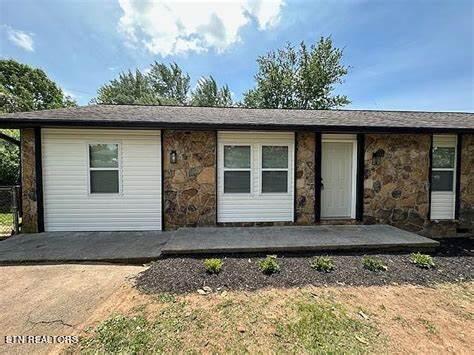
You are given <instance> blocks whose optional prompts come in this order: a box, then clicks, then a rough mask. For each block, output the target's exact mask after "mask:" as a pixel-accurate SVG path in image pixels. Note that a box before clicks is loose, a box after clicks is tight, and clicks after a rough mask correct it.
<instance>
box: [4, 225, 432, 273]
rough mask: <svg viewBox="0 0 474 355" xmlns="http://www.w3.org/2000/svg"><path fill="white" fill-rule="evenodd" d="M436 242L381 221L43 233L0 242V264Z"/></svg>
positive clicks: (412, 245) (146, 259) (129, 260)
mask: <svg viewBox="0 0 474 355" xmlns="http://www.w3.org/2000/svg"><path fill="white" fill-rule="evenodd" d="M438 245H439V243H438V242H436V241H434V240H431V239H428V238H424V237H421V236H419V235H417V234H414V233H410V232H406V231H403V230H401V229H398V228H395V227H391V226H387V225H370V226H363V225H348V226H343V225H331V226H329V225H326V226H310V227H300V226H295V227H245V228H224V227H208V228H182V229H179V230H177V231H169V232H159V231H151V232H48V233H38V234H25V235H18V236H14V237H11V238H9V239H7V240H4V241H1V242H0V264H18V263H22V262H27V263H36V262H77V261H80V262H123V263H145V262H149V261H152V260H156V259H158V258H159V257H160V256H161V255H162V254H168V255H169V254H195V253H247V252H282V251H290V252H291V251H317V250H367V249H377V250H386V249H390V250H413V249H424V248H435V247H437V246H438Z"/></svg>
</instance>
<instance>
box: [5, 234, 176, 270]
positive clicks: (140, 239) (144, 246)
mask: <svg viewBox="0 0 474 355" xmlns="http://www.w3.org/2000/svg"><path fill="white" fill-rule="evenodd" d="M169 237H170V234H169V233H166V232H160V231H146V232H138V231H137V232H135V231H133V232H45V233H35V234H19V235H17V236H13V237H11V238H8V239H6V240H3V241H0V264H18V263H36V262H123V263H135V264H136V263H145V262H149V261H151V260H156V259H157V258H158V257H159V256H160V253H161V248H162V247H163V245H164V244H165V243H166V242H167V241H168V239H169Z"/></svg>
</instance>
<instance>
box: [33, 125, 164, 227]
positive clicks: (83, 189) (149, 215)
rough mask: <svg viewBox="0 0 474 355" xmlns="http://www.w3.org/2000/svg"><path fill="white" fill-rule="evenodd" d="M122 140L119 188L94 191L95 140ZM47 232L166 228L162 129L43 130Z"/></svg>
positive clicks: (97, 141)
mask: <svg viewBox="0 0 474 355" xmlns="http://www.w3.org/2000/svg"><path fill="white" fill-rule="evenodd" d="M97 143H114V144H119V145H120V149H119V154H120V157H119V160H120V170H119V173H120V175H121V176H120V179H119V181H120V185H121V186H120V189H119V191H120V192H119V193H118V194H117V193H113V194H106V193H99V194H94V193H93V194H91V193H90V190H89V179H90V176H89V159H88V154H89V144H97ZM42 156H43V189H44V191H43V198H44V222H45V230H46V231H120V230H160V229H161V142H160V131H156V130H116V129H75V128H74V129H72V128H71V129H59V128H45V129H42Z"/></svg>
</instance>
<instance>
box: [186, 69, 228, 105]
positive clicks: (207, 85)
mask: <svg viewBox="0 0 474 355" xmlns="http://www.w3.org/2000/svg"><path fill="white" fill-rule="evenodd" d="M191 105H193V106H209V107H225V106H232V93H231V91H230V89H229V87H228V86H227V85H224V86H222V87H221V88H219V87H218V85H217V82H216V80H215V79H214V78H213V77H212V76H210V77H208V78H205V77H202V78H201V79H199V81H198V83H197V87H196V89H195V90H194V91H193V92H192V93H191Z"/></svg>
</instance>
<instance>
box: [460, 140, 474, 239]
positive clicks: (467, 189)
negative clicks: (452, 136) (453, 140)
mask: <svg viewBox="0 0 474 355" xmlns="http://www.w3.org/2000/svg"><path fill="white" fill-rule="evenodd" d="M460 190H461V191H460V202H461V204H460V209H459V223H460V224H459V227H460V228H461V229H467V230H469V231H470V232H471V233H474V134H464V135H463V136H462V150H461V182H460Z"/></svg>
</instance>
